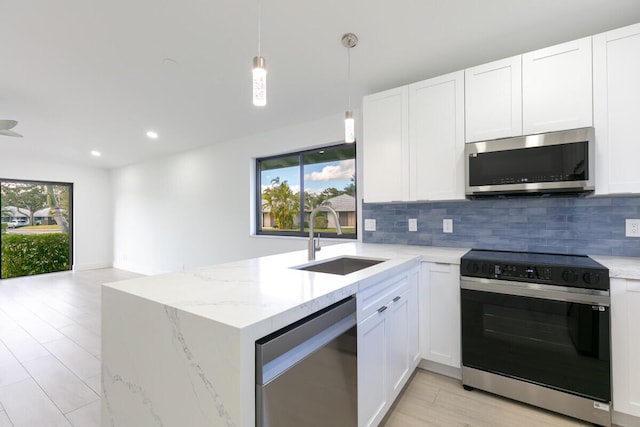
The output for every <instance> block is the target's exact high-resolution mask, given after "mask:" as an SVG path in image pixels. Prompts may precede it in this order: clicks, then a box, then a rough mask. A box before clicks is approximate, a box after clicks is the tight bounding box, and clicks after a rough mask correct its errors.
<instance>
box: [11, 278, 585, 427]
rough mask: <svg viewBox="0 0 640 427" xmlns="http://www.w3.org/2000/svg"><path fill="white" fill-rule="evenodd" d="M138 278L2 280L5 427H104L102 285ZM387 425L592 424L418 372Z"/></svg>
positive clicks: (499, 426)
mask: <svg viewBox="0 0 640 427" xmlns="http://www.w3.org/2000/svg"><path fill="white" fill-rule="evenodd" d="M131 277H137V275H135V274H133V273H128V272H124V271H121V270H115V269H102V270H93V271H86V272H79V273H72V272H63V273H54V274H49V275H41V276H33V277H28V278H19V279H8V280H0V427H9V426H13V427H45V426H56V427H57V426H67V427H68V426H73V427H94V426H99V425H100V421H99V420H100V284H102V283H107V282H112V281H117V280H123V279H128V278H131ZM383 425H384V426H385V427H414V426H443V427H444V426H446V427H455V426H474V427H476V426H477V427H502V426H504V427H520V426H527V427H528V426H539V427H542V426H553V427H563V426H585V425H588V424H584V423H582V424H581V423H580V422H577V421H576V420H572V419H569V418H565V417H562V416H558V415H555V414H552V413H549V412H546V411H542V410H538V409H535V408H531V407H528V406H526V405H522V404H519V403H515V402H512V401H509V400H507V399H502V398H499V397H496V396H492V395H490V394H487V393H483V392H480V391H473V392H467V391H465V390H463V389H462V386H461V385H460V382H459V381H457V380H454V379H451V378H448V377H443V376H440V375H437V374H433V373H430V372H426V371H423V370H418V371H417V372H416V374H415V375H414V376H413V378H412V380H411V382H410V383H409V385H408V386H407V388H406V389H405V391H404V393H403V394H402V396H401V398H400V399H399V400H398V402H397V403H396V405H395V406H394V408H393V410H392V412H391V413H390V415H389V416H388V417H387V419H386V420H385V422H384V424H383ZM176 427H177V426H176ZM179 427H188V426H179ZM301 427H304V426H301Z"/></svg>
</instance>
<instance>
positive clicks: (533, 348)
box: [461, 277, 611, 402]
mask: <svg viewBox="0 0 640 427" xmlns="http://www.w3.org/2000/svg"><path fill="white" fill-rule="evenodd" d="M461 287H462V290H461V292H462V294H461V304H462V364H463V366H467V367H470V368H475V369H479V370H482V371H487V372H491V373H494V374H498V375H504V376H507V377H510V378H514V379H518V380H523V381H527V382H530V383H533V384H537V385H540V386H544V387H550V388H552V389H555V390H559V391H562V392H566V393H570V394H573V395H577V396H582V397H586V398H589V399H592V400H597V401H602V402H610V401H611V374H610V353H611V351H610V329H609V324H610V309H609V296H608V292H606V291H592V290H582V289H576V290H571V289H570V288H563V287H558V286H547V285H538V284H528V283H518V282H509V281H504V280H490V279H478V278H466V277H462V280H461Z"/></svg>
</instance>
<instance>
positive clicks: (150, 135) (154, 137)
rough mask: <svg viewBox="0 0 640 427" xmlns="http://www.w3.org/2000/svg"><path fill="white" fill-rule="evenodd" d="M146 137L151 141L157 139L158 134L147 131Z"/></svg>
mask: <svg viewBox="0 0 640 427" xmlns="http://www.w3.org/2000/svg"><path fill="white" fill-rule="evenodd" d="M147 136H148V137H149V138H151V139H158V133H157V132H154V131H152V130H148V131H147Z"/></svg>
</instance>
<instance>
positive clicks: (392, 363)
mask: <svg viewBox="0 0 640 427" xmlns="http://www.w3.org/2000/svg"><path fill="white" fill-rule="evenodd" d="M419 274H420V270H419V268H417V267H415V268H412V269H411V270H409V271H408V272H405V273H403V274H400V275H398V276H395V277H393V278H391V279H388V280H385V281H384V282H382V283H380V284H377V285H373V286H371V287H369V288H367V289H365V290H364V291H362V292H359V293H358V295H357V301H358V425H359V426H361V427H362V426H377V425H378V424H379V423H380V421H381V420H382V418H383V417H384V416H385V414H386V413H387V411H388V410H389V408H390V407H391V404H392V403H393V401H394V400H395V398H396V397H397V396H398V394H399V393H400V391H401V390H402V387H404V385H405V384H406V382H407V380H408V379H409V377H410V376H411V374H412V372H413V370H414V369H415V367H416V366H417V363H418V359H419V351H418V332H417V325H418V303H417V298H416V296H417V292H418V280H419Z"/></svg>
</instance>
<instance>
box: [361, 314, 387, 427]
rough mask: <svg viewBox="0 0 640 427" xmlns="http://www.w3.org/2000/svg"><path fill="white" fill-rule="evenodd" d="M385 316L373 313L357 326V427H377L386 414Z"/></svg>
mask: <svg viewBox="0 0 640 427" xmlns="http://www.w3.org/2000/svg"><path fill="white" fill-rule="evenodd" d="M387 320H388V319H387V315H386V314H385V313H384V312H382V313H377V312H374V313H373V314H372V315H370V316H369V317H368V318H367V319H365V320H363V321H362V322H359V323H358V426H360V427H365V426H366V427H368V426H376V425H378V422H379V421H380V420H381V419H382V417H383V416H384V411H385V410H386V406H387V400H388V393H387V388H388V386H387V381H386V373H387V369H386V366H387V351H386V349H387V347H388V343H387V338H388V336H387V331H386V329H387Z"/></svg>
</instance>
